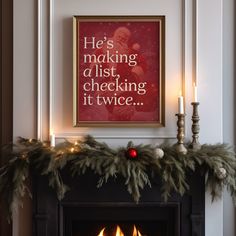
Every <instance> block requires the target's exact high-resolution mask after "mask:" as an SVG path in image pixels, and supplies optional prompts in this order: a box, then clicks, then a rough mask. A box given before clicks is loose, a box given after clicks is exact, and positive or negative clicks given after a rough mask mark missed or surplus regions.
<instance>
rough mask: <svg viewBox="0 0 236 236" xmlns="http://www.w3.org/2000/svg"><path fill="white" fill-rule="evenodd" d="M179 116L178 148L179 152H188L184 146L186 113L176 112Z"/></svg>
mask: <svg viewBox="0 0 236 236" xmlns="http://www.w3.org/2000/svg"><path fill="white" fill-rule="evenodd" d="M176 116H177V117H178V120H177V127H178V130H177V139H178V142H177V143H176V150H177V152H178V153H182V154H187V149H186V148H185V146H184V123H185V114H176Z"/></svg>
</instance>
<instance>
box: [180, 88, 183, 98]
mask: <svg viewBox="0 0 236 236" xmlns="http://www.w3.org/2000/svg"><path fill="white" fill-rule="evenodd" d="M182 96H183V95H182V90H181V89H180V90H179V97H182Z"/></svg>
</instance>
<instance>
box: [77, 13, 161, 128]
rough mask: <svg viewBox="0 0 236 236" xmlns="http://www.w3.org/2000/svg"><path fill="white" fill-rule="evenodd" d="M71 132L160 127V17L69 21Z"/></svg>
mask: <svg viewBox="0 0 236 236" xmlns="http://www.w3.org/2000/svg"><path fill="white" fill-rule="evenodd" d="M73 77H74V78H73V90H74V91H73V124H74V126H75V127H80V126H81V127H85V126H87V127H91V126H97V127H99V126H100V127H101V126H102V127H117V126H118V127H121V126H123V127H163V126H164V125H165V16H74V17H73Z"/></svg>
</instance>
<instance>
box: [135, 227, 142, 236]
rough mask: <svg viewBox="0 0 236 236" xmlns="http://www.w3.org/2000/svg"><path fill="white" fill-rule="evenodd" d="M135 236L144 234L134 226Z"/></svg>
mask: <svg viewBox="0 0 236 236" xmlns="http://www.w3.org/2000/svg"><path fill="white" fill-rule="evenodd" d="M133 236H142V234H141V233H140V232H139V231H138V230H137V228H136V226H135V225H134V230H133Z"/></svg>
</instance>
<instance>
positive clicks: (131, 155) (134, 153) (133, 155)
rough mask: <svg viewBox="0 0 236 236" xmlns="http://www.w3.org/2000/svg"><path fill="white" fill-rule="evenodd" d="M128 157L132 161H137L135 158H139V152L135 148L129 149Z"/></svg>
mask: <svg viewBox="0 0 236 236" xmlns="http://www.w3.org/2000/svg"><path fill="white" fill-rule="evenodd" d="M127 156H128V158H130V159H135V158H137V157H138V152H137V150H136V149H135V148H129V149H128V150H127Z"/></svg>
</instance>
